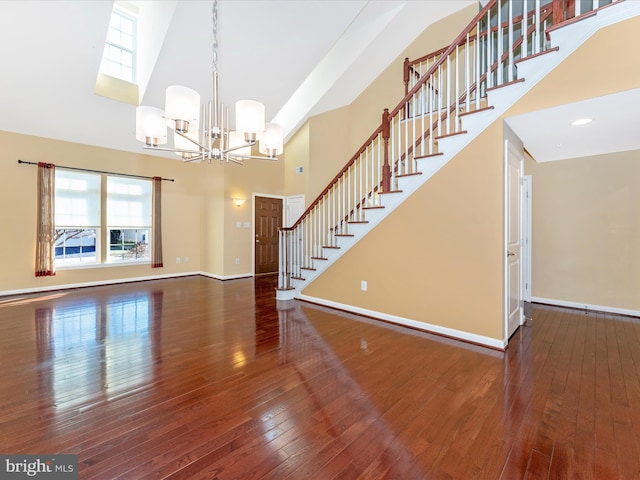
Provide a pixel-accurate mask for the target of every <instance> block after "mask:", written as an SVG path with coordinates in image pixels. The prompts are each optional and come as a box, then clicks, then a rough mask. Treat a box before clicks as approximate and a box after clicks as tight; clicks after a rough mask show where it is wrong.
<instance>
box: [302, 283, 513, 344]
mask: <svg viewBox="0 0 640 480" xmlns="http://www.w3.org/2000/svg"><path fill="white" fill-rule="evenodd" d="M297 298H298V299H300V300H306V301H308V302H311V303H316V304H319V305H324V306H326V307H331V308H336V309H339V310H345V311H347V312H350V313H357V314H360V315H366V316H367V317H371V318H374V319H376V318H377V319H380V320H384V321H387V322H390V323H395V324H398V325H403V326H405V327H411V328H415V329H416V330H422V331H424V332H429V333H436V334H439V335H444V336H446V337H451V338H456V339H458V340H463V341H466V342H471V343H475V344H477V345H482V346H485V347H490V348H496V349H498V350H504V349H505V348H506V347H507V342H506V340H499V339H496V338H490V337H485V336H483V335H476V334H473V333H468V332H463V331H462V330H455V329H453V328H447V327H442V326H440V325H433V324H431V323H426V322H418V321H416V320H411V319H409V318H404V317H398V316H396V315H390V314H388V313H382V312H376V311H374V310H368V309H366V308H360V307H354V306H353V305H347V304H344V303H338V302H333V301H331V300H325V299H323V298H317V297H311V296H309V295H302V294H301V295H298V296H297Z"/></svg>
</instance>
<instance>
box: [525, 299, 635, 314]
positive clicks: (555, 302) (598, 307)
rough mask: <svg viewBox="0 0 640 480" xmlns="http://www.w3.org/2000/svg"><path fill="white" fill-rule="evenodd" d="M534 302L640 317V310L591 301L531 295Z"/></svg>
mask: <svg viewBox="0 0 640 480" xmlns="http://www.w3.org/2000/svg"><path fill="white" fill-rule="evenodd" d="M531 301H532V302H533V303H544V304H547V305H555V306H557V307H569V308H577V309H580V310H591V311H594V312H604V313H614V314H618V315H628V316H630V317H640V311H638V310H628V309H626V308H617V307H607V306H604V305H592V304H589V303H578V302H568V301H566V300H556V299H555V298H541V297H531Z"/></svg>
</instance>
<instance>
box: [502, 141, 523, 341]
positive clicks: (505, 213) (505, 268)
mask: <svg viewBox="0 0 640 480" xmlns="http://www.w3.org/2000/svg"><path fill="white" fill-rule="evenodd" d="M510 151H511V152H513V153H514V154H515V155H516V157H517V158H518V159H519V161H520V181H519V182H518V189H519V193H518V198H519V201H518V203H519V209H520V211H519V212H518V213H519V215H518V218H519V221H520V225H519V233H520V252H518V253H519V258H520V268H519V272H518V283H519V287H518V289H519V291H520V298H519V300H518V301H519V303H520V319H519V321H518V323H519V325H520V326H522V325H524V302H523V288H522V285H523V282H522V280H523V278H522V276H523V275H522V272H523V268H522V265H523V263H522V255H523V251H522V250H523V248H522V247H523V241H522V233H523V225H522V221H523V214H522V213H523V212H522V209H523V203H522V191H523V186H522V184H523V178H524V152H520V151H519V150H518V148H517V146H516V145H515V144H514V143H513V142H510V141H509V140H508V139H506V140H505V141H504V153H503V163H504V165H503V178H504V185H503V192H502V194H503V206H504V208H503V233H504V235H503V237H504V238H503V247H502V251H503V256H502V258H503V260H502V261H503V274H502V284H503V307H502V310H503V317H504V318H503V329H504V330H503V331H504V344H505V346H506V345H507V344H508V342H509V337H510V335H509V284H508V283H509V282H508V279H509V260H508V256H507V254H508V252H509V231H508V227H509V218H508V214H509V210H508V208H509V205H508V203H509V197H508V194H509V189H508V182H509V175H508V168H509V152H510Z"/></svg>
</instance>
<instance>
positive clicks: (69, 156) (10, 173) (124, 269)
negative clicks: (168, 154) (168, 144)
mask: <svg viewBox="0 0 640 480" xmlns="http://www.w3.org/2000/svg"><path fill="white" fill-rule="evenodd" d="M0 145H2V148H1V149H0V185H1V187H0V204H1V205H2V207H0V212H1V213H0V219H1V221H2V224H3V232H4V234H3V235H2V237H1V238H0V264H1V265H2V268H1V269H0V292H6V291H15V290H23V289H34V288H50V287H55V286H58V285H69V284H77V283H87V282H103V281H113V280H118V279H123V278H139V277H146V276H152V275H166V274H179V273H183V272H189V271H194V270H195V271H197V270H199V268H200V254H201V252H200V185H199V182H198V175H197V170H198V167H199V166H198V165H188V166H187V165H182V163H181V162H177V161H175V160H168V159H164V158H159V157H153V156H149V155H142V154H133V153H126V152H120V151H116V150H109V149H105V148H98V147H90V146H86V145H79V144H74V143H69V142H61V141H56V140H49V139H45V138H40V137H33V136H28V135H18V134H14V133H9V132H2V131H0ZM18 159H21V160H24V161H30V162H38V161H46V162H50V163H54V164H57V165H65V166H69V167H79V168H93V169H99V170H107V171H112V172H121V173H129V174H134V175H147V176H154V175H159V176H162V177H165V178H174V179H175V182H163V184H162V190H163V191H162V198H163V237H164V242H163V249H164V263H165V267H164V268H160V269H152V268H151V267H150V265H131V266H105V267H99V268H83V269H75V270H59V271H58V273H57V275H56V276H54V277H40V278H36V277H35V276H34V270H35V267H34V265H35V259H34V257H35V238H36V174H37V167H35V166H30V165H20V164H18V163H17V161H18ZM190 167H195V168H190ZM176 257H181V258H184V257H189V263H184V262H182V263H180V264H176V263H175V258H176Z"/></svg>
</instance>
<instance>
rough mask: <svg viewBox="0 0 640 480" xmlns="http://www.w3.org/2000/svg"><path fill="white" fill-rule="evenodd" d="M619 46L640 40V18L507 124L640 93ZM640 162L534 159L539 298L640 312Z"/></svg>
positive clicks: (578, 56)
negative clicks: (556, 108)
mask: <svg viewBox="0 0 640 480" xmlns="http://www.w3.org/2000/svg"><path fill="white" fill-rule="evenodd" d="M620 39H624V41H625V42H631V43H633V40H634V39H635V40H637V41H640V18H633V19H630V20H627V21H625V22H622V23H619V24H617V25H614V26H611V27H608V28H606V29H602V30H600V31H599V32H597V33H596V34H595V35H594V36H593V37H591V38H590V39H589V40H588V41H587V42H585V44H584V45H583V46H582V47H581V48H580V49H578V50H577V51H576V52H575V53H574V54H573V55H571V56H570V57H569V58H567V59H566V60H565V61H564V62H563V63H562V64H561V65H560V66H559V67H558V68H556V69H555V70H554V71H552V72H551V73H550V74H549V75H547V77H545V78H544V79H543V81H542V82H540V83H539V84H538V85H536V86H535V87H534V88H533V89H532V90H531V91H530V92H529V93H528V94H527V95H525V96H524V97H523V98H522V100H520V101H519V102H518V103H517V104H516V105H514V106H513V107H512V108H511V109H510V110H509V111H508V112H507V114H506V115H505V117H509V116H511V115H518V114H520V113H524V112H529V111H535V110H539V109H542V108H549V107H554V106H558V105H562V104H565V103H570V102H575V101H579V100H584V99H588V98H593V97H598V96H602V95H607V94H611V93H617V92H620V91H624V90H629V89H632V88H639V87H640V62H637V61H629V57H628V52H627V51H626V50H624V49H620V48H618V46H619V44H620ZM629 108H634V106H633V105H629ZM532 128H535V126H534V125H532ZM525 148H526V145H525ZM639 161H640V153H639V152H638V151H634V152H621V153H616V154H610V155H601V156H596V157H587V158H578V159H571V160H562V161H557V162H545V163H542V164H537V163H536V162H535V161H533V160H532V159H531V158H530V157H529V158H528V160H527V162H526V164H525V173H527V174H530V175H532V183H533V207H532V216H533V225H532V250H533V251H532V266H531V267H532V282H531V287H532V295H533V296H534V297H539V298H544V299H552V300H559V301H563V302H571V303H577V304H584V305H595V306H600V307H609V308H618V309H623V310H632V311H636V312H637V311H640V260H639V259H640V238H639V237H638V235H639V231H640V215H639V213H640V212H639V210H638V208H639V207H638V200H639V197H638V194H637V193H636V192H637V191H638V185H639V181H640V176H639V174H640V163H639Z"/></svg>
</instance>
